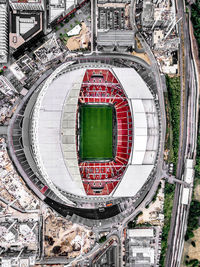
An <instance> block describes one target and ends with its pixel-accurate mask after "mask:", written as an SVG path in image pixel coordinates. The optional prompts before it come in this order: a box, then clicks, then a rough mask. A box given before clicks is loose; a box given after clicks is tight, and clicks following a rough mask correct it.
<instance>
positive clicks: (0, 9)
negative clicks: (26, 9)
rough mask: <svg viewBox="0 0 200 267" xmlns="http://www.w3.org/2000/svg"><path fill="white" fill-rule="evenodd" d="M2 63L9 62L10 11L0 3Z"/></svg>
mask: <svg viewBox="0 0 200 267" xmlns="http://www.w3.org/2000/svg"><path fill="white" fill-rule="evenodd" d="M0 40H1V41H0V63H7V61H8V10H7V5H6V4H3V3H0Z"/></svg>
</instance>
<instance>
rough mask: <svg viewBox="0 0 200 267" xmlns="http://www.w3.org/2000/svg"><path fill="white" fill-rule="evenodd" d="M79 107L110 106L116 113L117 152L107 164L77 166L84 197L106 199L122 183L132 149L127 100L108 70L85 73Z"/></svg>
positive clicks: (82, 163)
mask: <svg viewBox="0 0 200 267" xmlns="http://www.w3.org/2000/svg"><path fill="white" fill-rule="evenodd" d="M79 102H80V103H110V104H113V105H114V107H115V110H116V117H117V133H118V135H117V148H116V155H115V158H114V159H113V160H112V161H110V162H95V163H94V162H89V161H88V162H80V163H79V167H80V174H81V177H82V181H83V185H84V188H85V191H86V193H87V195H109V194H110V193H111V192H112V191H113V189H114V188H115V187H116V186H117V184H118V183H119V181H120V180H121V179H122V176H123V173H124V171H125V170H126V167H127V164H128V161H129V157H130V153H131V147H132V118H131V111H130V107H129V104H128V101H127V97H126V95H125V93H124V91H123V89H122V87H121V85H120V83H119V82H118V80H117V79H116V78H115V76H114V75H113V74H112V73H111V72H110V71H109V70H102V69H88V70H86V73H85V75H84V78H83V83H82V87H81V92H80V96H79Z"/></svg>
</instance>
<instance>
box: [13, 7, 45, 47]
mask: <svg viewBox="0 0 200 267" xmlns="http://www.w3.org/2000/svg"><path fill="white" fill-rule="evenodd" d="M42 16H43V14H42V12H35V11H33V12H20V13H15V12H11V28H10V33H9V44H10V47H11V48H13V49H18V48H19V47H20V46H22V45H24V44H25V43H26V42H28V41H29V40H31V39H32V38H33V37H34V36H36V35H37V34H39V33H40V32H42V30H43V21H42Z"/></svg>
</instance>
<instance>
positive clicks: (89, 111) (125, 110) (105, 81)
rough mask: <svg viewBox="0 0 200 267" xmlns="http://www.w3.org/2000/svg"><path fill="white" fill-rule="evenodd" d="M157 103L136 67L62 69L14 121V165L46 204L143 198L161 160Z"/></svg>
mask: <svg viewBox="0 0 200 267" xmlns="http://www.w3.org/2000/svg"><path fill="white" fill-rule="evenodd" d="M157 102H158V101H157V98H156V94H155V92H154V91H153V90H152V89H151V88H150V86H149V85H148V84H147V82H146V81H144V79H143V78H142V77H141V76H140V74H139V73H138V72H137V71H136V70H135V69H134V68H126V67H123V68H122V67H117V66H112V65H105V64H104V65H103V64H100V63H99V64H98V63H96V64H94V65H91V64H90V65H87V64H82V65H81V64H79V65H73V64H72V63H70V62H68V63H64V64H62V65H61V66H60V67H58V68H57V69H56V70H55V71H54V72H52V74H51V75H49V76H48V78H47V79H45V80H44V81H43V82H41V83H40V84H39V86H38V87H37V88H36V89H35V90H34V91H33V92H32V94H30V96H27V97H26V99H25V100H24V106H23V107H22V108H21V110H20V112H21V113H23V119H21V117H19V116H16V117H15V123H14V124H13V127H12V133H11V135H12V136H11V137H10V145H11V146H12V148H13V147H14V152H15V156H13V158H14V159H15V160H16V159H17V160H18V161H17V163H19V162H23V163H22V164H17V163H16V162H15V165H16V167H17V168H18V171H19V172H20V173H21V174H22V173H23V178H24V179H25V181H26V183H27V184H28V186H29V187H31V189H33V191H34V192H35V193H36V194H37V195H38V196H39V197H40V198H41V199H45V198H46V197H48V198H50V199H53V200H55V201H56V202H57V203H62V204H63V205H64V204H66V205H71V206H73V203H74V201H73V200H74V199H75V200H76V202H78V201H79V200H80V201H81V200H83V199H87V200H89V201H92V200H94V201H95V200H96V201H98V202H101V201H102V202H103V201H104V202H105V201H106V200H111V199H117V198H123V197H134V196H135V195H137V196H139V192H140V191H141V189H142V188H143V187H144V185H145V184H147V182H148V181H149V180H151V178H152V177H153V173H154V172H155V168H156V161H157V158H158V150H159V140H160V138H159V127H160V126H159V111H158V103H157ZM20 112H18V114H19V113H20ZM17 124H18V125H20V128H21V130H20V131H21V134H20V135H16V134H13V132H14V128H15V125H17ZM17 146H21V147H22V148H23V154H20V155H19V154H18V153H17V148H19V147H17ZM20 157H21V158H20ZM19 159H20V160H19ZM23 164H24V166H23ZM19 165H20V166H19ZM33 184H34V186H33Z"/></svg>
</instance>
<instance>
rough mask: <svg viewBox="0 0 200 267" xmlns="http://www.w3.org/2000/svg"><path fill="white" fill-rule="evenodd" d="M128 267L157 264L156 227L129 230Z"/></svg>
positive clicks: (151, 266)
mask: <svg viewBox="0 0 200 267" xmlns="http://www.w3.org/2000/svg"><path fill="white" fill-rule="evenodd" d="M127 239H128V244H127V247H128V260H127V262H126V266H127V267H153V266H155V252H154V246H153V243H154V242H153V241H154V229H153V228H139V229H129V230H127Z"/></svg>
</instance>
